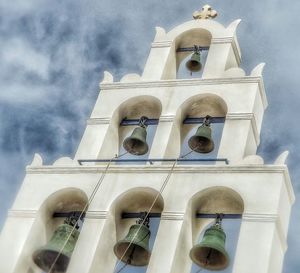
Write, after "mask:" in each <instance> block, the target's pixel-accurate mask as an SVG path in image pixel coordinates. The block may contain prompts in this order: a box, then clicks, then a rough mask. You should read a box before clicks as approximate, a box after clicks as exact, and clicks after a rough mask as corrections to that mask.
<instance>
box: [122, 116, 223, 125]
mask: <svg viewBox="0 0 300 273" xmlns="http://www.w3.org/2000/svg"><path fill="white" fill-rule="evenodd" d="M204 119H205V117H193V118H190V117H187V118H185V119H184V120H183V122H182V123H183V124H201V123H203V121H204ZM139 121H140V120H139V119H123V120H122V121H121V123H120V126H135V125H139ZM158 122H159V119H148V120H147V121H145V125H147V126H149V125H157V124H158ZM224 122H225V118H224V117H211V118H210V123H224Z"/></svg>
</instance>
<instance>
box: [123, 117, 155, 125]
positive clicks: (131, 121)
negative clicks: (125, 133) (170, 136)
mask: <svg viewBox="0 0 300 273" xmlns="http://www.w3.org/2000/svg"><path fill="white" fill-rule="evenodd" d="M139 122H140V120H139V119H123V120H122V121H121V123H120V126H133V125H139ZM157 124H158V119H154V118H152V119H147V120H146V121H145V125H147V126H148V125H157Z"/></svg>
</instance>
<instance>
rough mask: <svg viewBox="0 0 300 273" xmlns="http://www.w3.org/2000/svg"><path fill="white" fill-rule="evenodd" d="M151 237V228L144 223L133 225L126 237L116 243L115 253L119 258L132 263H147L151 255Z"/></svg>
mask: <svg viewBox="0 0 300 273" xmlns="http://www.w3.org/2000/svg"><path fill="white" fill-rule="evenodd" d="M149 238H150V230H149V228H148V227H147V226H145V225H143V224H135V225H132V226H131V227H130V229H129V232H128V234H127V235H126V237H125V238H124V239H123V240H121V241H119V242H117V243H116V244H115V246H114V252H115V255H116V256H117V257H118V259H119V260H122V262H124V263H127V264H130V265H134V266H144V265H147V264H148V263H149V259H150V255H151V253H150V250H149ZM130 243H131V244H130ZM129 245H130V246H129ZM128 246H129V247H128Z"/></svg>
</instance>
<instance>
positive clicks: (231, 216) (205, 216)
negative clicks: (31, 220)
mask: <svg viewBox="0 0 300 273" xmlns="http://www.w3.org/2000/svg"><path fill="white" fill-rule="evenodd" d="M73 213H74V212H73V211H72V212H54V213H53V217H54V218H67V217H69V216H71V215H72V214H73ZM75 213H77V214H78V216H79V215H80V214H81V212H80V211H76V212H75ZM141 215H142V214H141V212H123V213H122V218H123V219H130V218H140V217H141ZM84 217H85V212H84V213H82V216H81V220H82V219H83V218H84ZM148 217H149V218H160V217H161V213H160V212H150V213H149V214H148ZM216 217H217V213H196V218H203V219H210V218H212V219H214V218H216ZM241 218H242V214H222V219H241Z"/></svg>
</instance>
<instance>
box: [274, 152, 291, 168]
mask: <svg viewBox="0 0 300 273" xmlns="http://www.w3.org/2000/svg"><path fill="white" fill-rule="evenodd" d="M288 156H289V151H284V152H283V153H281V154H280V155H279V156H278V157H277V158H276V160H275V162H274V164H275V165H285V164H286V163H285V162H286V160H287V158H288Z"/></svg>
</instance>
